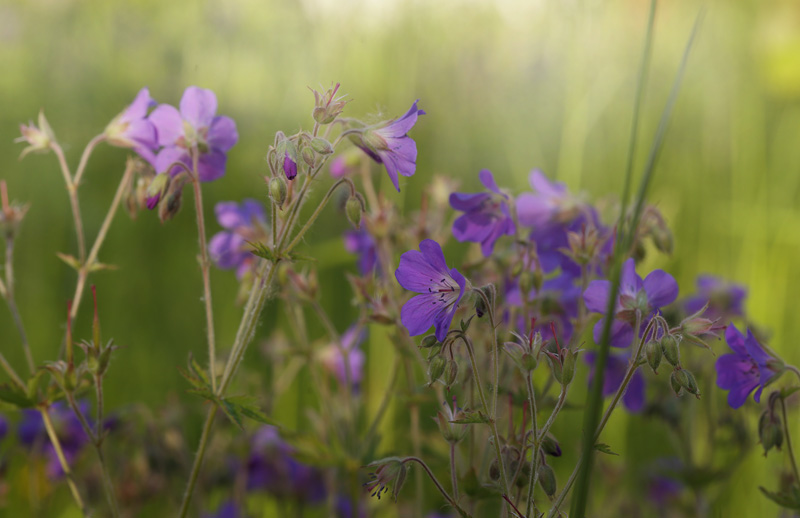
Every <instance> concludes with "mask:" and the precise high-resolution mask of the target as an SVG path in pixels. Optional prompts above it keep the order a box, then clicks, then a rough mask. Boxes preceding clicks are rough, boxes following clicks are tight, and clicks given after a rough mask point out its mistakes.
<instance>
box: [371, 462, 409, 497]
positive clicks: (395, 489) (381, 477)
mask: <svg viewBox="0 0 800 518" xmlns="http://www.w3.org/2000/svg"><path fill="white" fill-rule="evenodd" d="M367 467H368V468H372V467H374V468H376V469H375V472H374V473H371V475H372V476H373V479H372V480H370V481H369V482H367V483H366V484H364V487H366V488H367V491H369V492H370V496H377V497H378V500H380V499H381V493H386V492H388V491H389V486H392V497H393V498H394V499H395V501H396V500H397V494H398V493H399V492H400V489H402V487H403V483H405V481H406V475H407V474H408V469H407V468H406V465H405V463H403V461H402V460H401V459H400V458H398V457H388V458H386V459H381V460H376V461H375V462H372V463H370V464H367Z"/></svg>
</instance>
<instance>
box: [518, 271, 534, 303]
mask: <svg viewBox="0 0 800 518" xmlns="http://www.w3.org/2000/svg"><path fill="white" fill-rule="evenodd" d="M532 288H533V272H532V271H530V270H525V271H523V272H522V273H521V274H519V290H520V291H521V292H522V295H523V298H524V297H525V296H529V294H530V292H531V289H532Z"/></svg>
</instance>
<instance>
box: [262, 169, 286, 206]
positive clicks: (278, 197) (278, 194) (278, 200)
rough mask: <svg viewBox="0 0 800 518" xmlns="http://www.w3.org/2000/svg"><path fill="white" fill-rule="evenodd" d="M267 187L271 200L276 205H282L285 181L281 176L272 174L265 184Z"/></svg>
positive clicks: (284, 194) (284, 195)
mask: <svg viewBox="0 0 800 518" xmlns="http://www.w3.org/2000/svg"><path fill="white" fill-rule="evenodd" d="M267 185H268V187H269V195H270V197H271V198H272V201H273V202H274V203H275V204H276V205H278V207H283V203H284V202H285V201H286V194H287V189H286V181H285V180H284V179H283V178H280V177H277V176H273V177H272V178H270V179H269V183H268V184H267Z"/></svg>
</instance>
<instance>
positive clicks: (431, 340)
mask: <svg viewBox="0 0 800 518" xmlns="http://www.w3.org/2000/svg"><path fill="white" fill-rule="evenodd" d="M438 343H439V340H437V339H436V335H428V336H426V337H425V338H423V339H422V342H421V343H420V344H419V346H420V347H422V348H423V349H430V348H431V347H433V346H434V345H436V344H438Z"/></svg>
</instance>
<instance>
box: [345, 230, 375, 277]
mask: <svg viewBox="0 0 800 518" xmlns="http://www.w3.org/2000/svg"><path fill="white" fill-rule="evenodd" d="M344 248H345V250H347V251H348V252H350V253H351V254H356V255H358V271H359V272H361V275H368V274H370V273H372V271H373V270H374V269H375V266H376V265H377V264H378V250H377V248H376V245H375V239H374V238H373V237H372V235H371V234H370V233H369V232H367V231H366V230H365V229H364V228H361V229H359V230H348V231H347V232H345V233H344Z"/></svg>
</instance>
